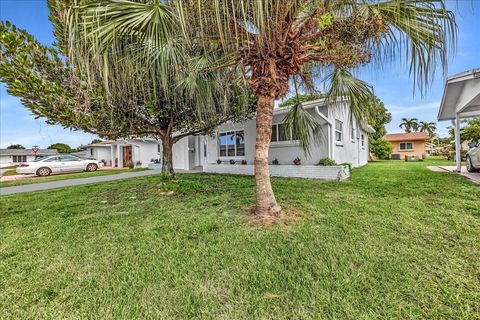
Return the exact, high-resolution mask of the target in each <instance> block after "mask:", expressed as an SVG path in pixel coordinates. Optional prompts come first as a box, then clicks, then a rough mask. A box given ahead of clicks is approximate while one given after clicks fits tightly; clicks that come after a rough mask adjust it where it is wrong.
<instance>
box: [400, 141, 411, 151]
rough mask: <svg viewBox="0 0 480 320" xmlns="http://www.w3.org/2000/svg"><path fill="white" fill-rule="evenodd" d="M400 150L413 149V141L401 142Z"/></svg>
mask: <svg viewBox="0 0 480 320" xmlns="http://www.w3.org/2000/svg"><path fill="white" fill-rule="evenodd" d="M399 150H400V151H413V142H400V145H399Z"/></svg>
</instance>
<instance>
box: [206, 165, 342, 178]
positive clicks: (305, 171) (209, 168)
mask: <svg viewBox="0 0 480 320" xmlns="http://www.w3.org/2000/svg"><path fill="white" fill-rule="evenodd" d="M203 169H204V171H205V172H210V173H223V174H240V175H253V174H254V170H255V166H254V165H252V164H250V165H242V164H234V165H232V164H206V165H205V166H204V167H203ZM270 175H271V176H272V177H290V178H305V179H322V180H345V179H347V178H348V177H350V170H349V168H348V166H316V165H301V166H296V165H270Z"/></svg>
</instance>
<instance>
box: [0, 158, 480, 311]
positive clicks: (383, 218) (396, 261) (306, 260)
mask: <svg viewBox="0 0 480 320" xmlns="http://www.w3.org/2000/svg"><path fill="white" fill-rule="evenodd" d="M432 164H434V165H442V164H446V163H445V162H442V161H437V160H433V161H427V162H425V163H405V162H403V161H397V162H395V161H379V162H374V163H370V164H369V165H368V166H366V167H364V168H360V169H355V170H353V171H352V178H351V179H350V180H348V181H345V182H341V183H339V182H324V181H316V180H301V179H283V178H274V179H273V187H274V189H275V192H276V194H277V197H278V199H279V201H280V203H281V204H282V206H283V207H284V208H285V209H286V211H287V213H289V214H295V215H296V219H292V220H287V221H282V222H279V223H277V224H274V225H270V226H263V225H258V224H256V223H254V222H252V221H251V220H250V219H249V218H248V217H247V215H246V212H248V208H249V206H250V205H251V204H252V203H253V202H254V198H255V195H254V184H255V182H254V179H253V178H252V177H243V176H222V175H214V174H178V177H179V178H178V180H177V181H174V182H165V181H162V180H161V179H160V177H159V176H149V177H142V178H135V179H126V180H118V181H114V182H108V183H102V184H94V185H86V186H78V187H70V188H63V189H56V190H55V191H54V192H48V191H43V192H36V193H30V194H28V195H22V194H20V195H11V196H3V197H2V198H1V201H2V210H1V211H0V274H1V275H2V276H1V278H0V287H1V288H2V290H0V318H103V319H119V318H122V319H133V318H158V319H169V318H178V319H191V318H197V319H214V318H223V319H225V318H227V319H252V318H271V319H292V318H303V319H318V318H340V319H345V318H351V319H374V318H377V319H385V318H388V319H411V318H422V319H424V318H430V319H476V318H479V315H480V309H479V304H478V301H480V280H479V279H480V260H479V259H478V257H479V256H480V211H479V202H478V199H480V188H479V187H478V186H477V185H474V184H473V183H471V182H470V181H468V180H466V179H464V178H463V177H460V176H457V175H453V174H448V173H439V172H432V171H430V170H428V169H427V168H426V166H427V165H432Z"/></svg>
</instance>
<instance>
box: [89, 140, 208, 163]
mask: <svg viewBox="0 0 480 320" xmlns="http://www.w3.org/2000/svg"><path fill="white" fill-rule="evenodd" d="M199 143H200V137H185V138H183V139H181V140H180V141H178V142H177V143H175V145H174V146H173V164H174V168H175V169H183V170H191V169H194V168H195V167H197V166H200V165H201V163H200V156H199V153H200V145H199ZM81 148H82V149H85V157H86V158H92V159H97V160H101V161H103V162H104V163H105V164H106V165H107V166H113V167H128V165H129V163H133V164H134V165H135V166H137V167H147V166H148V164H149V163H151V162H152V159H160V160H161V158H162V143H161V141H158V140H156V139H152V138H144V139H119V140H116V141H103V142H99V143H92V144H89V145H85V146H82V147H81ZM195 150H196V151H197V152H196V153H195V152H194V151H195Z"/></svg>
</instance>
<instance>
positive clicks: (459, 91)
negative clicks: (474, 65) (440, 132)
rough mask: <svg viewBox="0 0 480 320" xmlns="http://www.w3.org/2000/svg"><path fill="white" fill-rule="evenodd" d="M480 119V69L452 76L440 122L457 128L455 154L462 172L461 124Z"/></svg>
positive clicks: (444, 95)
mask: <svg viewBox="0 0 480 320" xmlns="http://www.w3.org/2000/svg"><path fill="white" fill-rule="evenodd" d="M476 117H480V69H473V70H470V71H466V72H462V73H459V74H456V75H454V76H451V77H449V78H448V79H447V82H446V83H445V90H444V92H443V97H442V102H441V104H440V110H439V111H438V116H437V119H438V121H446V120H450V121H452V124H453V125H454V126H455V153H456V159H455V160H456V162H457V168H456V171H458V172H460V171H461V153H460V151H461V148H462V146H461V143H460V122H461V121H462V120H463V119H468V118H476Z"/></svg>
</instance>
